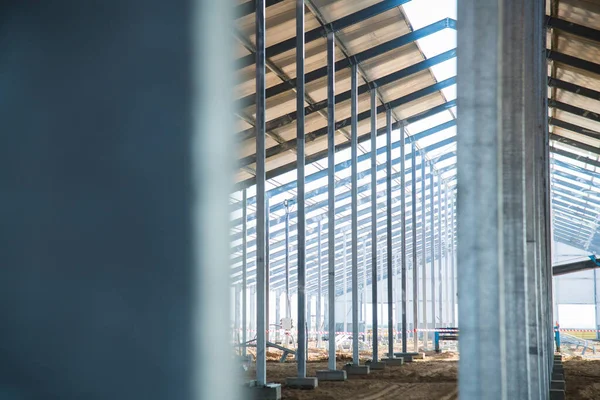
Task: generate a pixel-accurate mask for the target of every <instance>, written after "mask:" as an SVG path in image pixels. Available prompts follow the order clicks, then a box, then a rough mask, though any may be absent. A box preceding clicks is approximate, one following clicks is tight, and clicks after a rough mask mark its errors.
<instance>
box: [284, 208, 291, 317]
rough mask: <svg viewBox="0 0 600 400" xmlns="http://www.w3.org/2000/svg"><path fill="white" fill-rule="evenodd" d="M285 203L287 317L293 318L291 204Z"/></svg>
mask: <svg viewBox="0 0 600 400" xmlns="http://www.w3.org/2000/svg"><path fill="white" fill-rule="evenodd" d="M284 202H285V297H286V299H285V302H286V306H285V316H286V317H287V318H292V309H291V307H292V306H291V304H290V204H289V200H284Z"/></svg>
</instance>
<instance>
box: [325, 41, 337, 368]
mask: <svg viewBox="0 0 600 400" xmlns="http://www.w3.org/2000/svg"><path fill="white" fill-rule="evenodd" d="M327 68H328V74H327V183H328V185H327V224H328V225H329V226H328V228H327V235H328V246H329V254H328V278H327V279H328V280H327V287H328V293H327V296H328V299H329V300H328V302H327V303H328V305H329V310H328V311H329V329H328V330H329V341H328V344H329V349H328V355H329V359H328V361H327V366H328V368H329V369H330V370H332V371H333V370H335V369H336V364H335V340H332V339H333V338H335V191H334V190H335V35H334V33H333V32H329V33H328V34H327Z"/></svg>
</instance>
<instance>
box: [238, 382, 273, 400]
mask: <svg viewBox="0 0 600 400" xmlns="http://www.w3.org/2000/svg"><path fill="white" fill-rule="evenodd" d="M246 391H247V393H248V395H247V397H246V398H247V399H252V400H281V385H280V384H278V383H267V384H266V385H265V386H256V383H255V382H254V383H251V384H250V386H246Z"/></svg>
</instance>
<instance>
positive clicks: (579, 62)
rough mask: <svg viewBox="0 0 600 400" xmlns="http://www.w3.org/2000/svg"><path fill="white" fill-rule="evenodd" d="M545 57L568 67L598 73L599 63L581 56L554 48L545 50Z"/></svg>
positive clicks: (599, 70)
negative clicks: (571, 54) (574, 55)
mask: <svg viewBox="0 0 600 400" xmlns="http://www.w3.org/2000/svg"><path fill="white" fill-rule="evenodd" d="M546 58H548V59H549V60H552V61H556V62H559V63H561V64H564V65H568V66H570V67H574V68H578V69H582V70H584V71H588V72H591V73H594V74H600V64H596V63H593V62H591V61H587V60H584V59H582V58H578V57H573V56H570V55H568V54H564V53H560V52H558V51H554V50H549V49H548V50H546Z"/></svg>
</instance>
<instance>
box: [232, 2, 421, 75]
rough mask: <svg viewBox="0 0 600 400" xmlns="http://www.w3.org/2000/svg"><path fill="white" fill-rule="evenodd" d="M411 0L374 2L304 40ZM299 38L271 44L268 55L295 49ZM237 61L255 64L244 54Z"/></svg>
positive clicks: (242, 9)
mask: <svg viewBox="0 0 600 400" xmlns="http://www.w3.org/2000/svg"><path fill="white" fill-rule="evenodd" d="M281 1H282V0H268V2H267V6H269V5H272V4H277V3H279V2H281ZM409 1H410V0H384V1H382V2H380V3H377V4H374V5H372V6H370V7H366V8H363V9H362V10H360V11H357V12H355V13H352V14H350V15H347V16H345V17H342V18H340V19H338V20H336V21H332V22H330V23H329V24H327V26H324V27H319V28H315V29H312V30H310V31H308V32H306V33H305V34H304V39H303V40H304V41H305V43H310V42H312V41H315V40H317V39H321V38H322V37H324V36H326V35H327V34H328V32H338V31H340V30H342V29H344V28H347V27H349V26H352V25H355V24H358V23H360V22H362V21H365V20H367V19H369V18H371V17H374V16H376V15H379V14H381V13H384V12H386V11H388V10H391V9H392V8H394V7H399V6H401V5H402V4H405V3H408V2H409ZM251 3H252V2H251ZM246 4H247V3H246ZM244 6H245V5H244V4H242V5H239V6H237V7H236V15H242V14H243V13H244V12H246V13H248V11H249V8H250V7H249V6H246V7H244ZM238 10H239V11H238ZM252 11H254V10H252ZM297 40H299V38H298V37H297V36H296V37H293V38H290V39H287V40H284V41H283V42H279V43H277V44H274V45H272V46H269V47H268V48H267V49H266V56H267V57H268V58H271V57H275V56H277V55H279V54H282V53H285V52H286V51H289V50H292V49H294V48H295V46H296V41H297ZM235 63H236V65H237V68H238V69H241V68H245V67H247V66H250V65H252V64H254V59H253V58H252V57H249V56H244V57H241V58H238V59H237V60H236V62H235Z"/></svg>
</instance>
